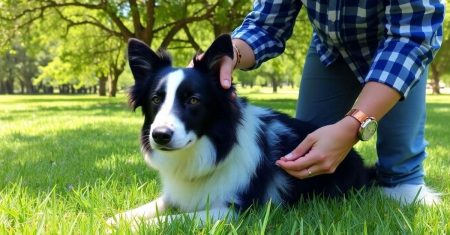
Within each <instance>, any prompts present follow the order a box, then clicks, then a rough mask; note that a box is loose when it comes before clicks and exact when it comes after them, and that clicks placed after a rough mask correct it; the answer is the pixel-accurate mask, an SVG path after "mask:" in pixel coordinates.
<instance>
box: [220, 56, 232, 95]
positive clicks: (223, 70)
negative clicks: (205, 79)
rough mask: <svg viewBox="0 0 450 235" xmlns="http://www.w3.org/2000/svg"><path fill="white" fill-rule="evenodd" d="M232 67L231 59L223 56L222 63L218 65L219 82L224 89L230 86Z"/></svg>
mask: <svg viewBox="0 0 450 235" xmlns="http://www.w3.org/2000/svg"><path fill="white" fill-rule="evenodd" d="M233 69H234V64H233V59H231V58H230V57H228V56H225V57H223V58H222V65H221V66H220V84H221V85H222V87H223V88H224V89H229V88H230V87H231V80H232V79H231V74H232V73H233Z"/></svg>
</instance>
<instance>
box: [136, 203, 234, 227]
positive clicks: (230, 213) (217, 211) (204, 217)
mask: <svg viewBox="0 0 450 235" xmlns="http://www.w3.org/2000/svg"><path fill="white" fill-rule="evenodd" d="M235 216H236V213H235V212H234V210H233V209H230V208H229V207H226V206H221V207H215V208H211V209H209V210H202V211H197V212H190V213H184V214H177V215H167V216H159V217H155V218H152V219H149V220H147V221H142V222H145V223H147V224H148V225H157V224H159V223H171V222H172V221H174V220H179V221H183V220H186V219H187V220H194V221H196V222H198V224H199V225H200V226H203V225H205V224H206V223H207V221H208V220H209V221H210V222H212V223H214V222H216V221H218V220H223V219H225V220H227V221H228V220H233V219H234V218H235Z"/></svg>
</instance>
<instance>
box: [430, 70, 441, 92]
mask: <svg viewBox="0 0 450 235" xmlns="http://www.w3.org/2000/svg"><path fill="white" fill-rule="evenodd" d="M430 67H431V71H432V79H433V83H432V85H431V87H432V89H433V94H437V95H439V94H441V88H440V87H439V83H440V81H441V79H440V73H439V71H438V68H437V66H436V64H434V63H431V64H430Z"/></svg>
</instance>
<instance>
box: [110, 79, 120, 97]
mask: <svg viewBox="0 0 450 235" xmlns="http://www.w3.org/2000/svg"><path fill="white" fill-rule="evenodd" d="M118 81H119V77H117V78H116V77H115V76H111V79H110V80H109V97H116V93H117V82H118Z"/></svg>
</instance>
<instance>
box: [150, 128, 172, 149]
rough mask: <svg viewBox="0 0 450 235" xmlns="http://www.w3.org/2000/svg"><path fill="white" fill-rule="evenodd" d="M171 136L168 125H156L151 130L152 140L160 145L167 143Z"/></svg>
mask: <svg viewBox="0 0 450 235" xmlns="http://www.w3.org/2000/svg"><path fill="white" fill-rule="evenodd" d="M172 136H173V131H172V130H171V129H170V128H168V127H157V128H155V129H154V130H153V132H152V137H153V140H154V141H155V142H156V143H157V144H160V145H165V144H168V143H169V142H170V140H171V139H172Z"/></svg>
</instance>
